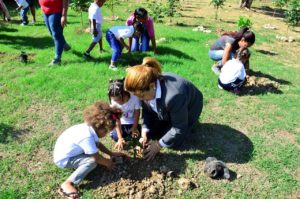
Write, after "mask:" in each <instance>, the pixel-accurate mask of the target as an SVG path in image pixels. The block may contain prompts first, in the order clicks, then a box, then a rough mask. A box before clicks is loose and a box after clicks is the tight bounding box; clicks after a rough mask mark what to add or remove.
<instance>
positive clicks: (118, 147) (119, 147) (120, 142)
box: [115, 138, 125, 151]
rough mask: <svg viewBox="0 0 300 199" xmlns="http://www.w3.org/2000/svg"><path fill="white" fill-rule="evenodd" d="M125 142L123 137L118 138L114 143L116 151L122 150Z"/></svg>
mask: <svg viewBox="0 0 300 199" xmlns="http://www.w3.org/2000/svg"><path fill="white" fill-rule="evenodd" d="M124 144H125V140H124V139H123V138H121V139H118V142H117V143H116V144H115V149H117V150H118V151H121V150H123V145H124Z"/></svg>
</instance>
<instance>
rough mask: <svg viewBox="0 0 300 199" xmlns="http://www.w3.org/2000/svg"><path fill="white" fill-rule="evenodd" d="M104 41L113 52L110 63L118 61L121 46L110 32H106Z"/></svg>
mask: <svg viewBox="0 0 300 199" xmlns="http://www.w3.org/2000/svg"><path fill="white" fill-rule="evenodd" d="M106 40H107V42H108V44H109V46H110V47H111V49H112V51H113V54H112V56H111V61H113V62H116V61H117V60H118V57H120V56H121V53H122V49H123V46H122V44H121V42H120V41H119V40H117V39H116V37H115V35H114V34H113V33H112V32H111V31H110V30H108V31H106Z"/></svg>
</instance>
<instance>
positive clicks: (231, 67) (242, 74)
mask: <svg viewBox="0 0 300 199" xmlns="http://www.w3.org/2000/svg"><path fill="white" fill-rule="evenodd" d="M245 78H246V71H245V67H244V64H243V63H242V62H241V61H239V60H237V59H231V60H229V61H227V62H226V63H225V65H224V66H223V67H222V69H221V74H220V76H219V79H220V81H221V82H222V83H223V84H229V83H232V82H234V81H235V80H236V79H240V80H244V79H245Z"/></svg>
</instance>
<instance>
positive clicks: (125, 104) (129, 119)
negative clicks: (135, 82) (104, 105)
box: [108, 79, 142, 150]
mask: <svg viewBox="0 0 300 199" xmlns="http://www.w3.org/2000/svg"><path fill="white" fill-rule="evenodd" d="M108 97H109V101H110V106H111V107H116V108H119V109H121V110H122V112H123V114H122V117H121V118H120V123H119V122H118V121H117V123H116V128H115V129H114V130H113V131H112V132H111V133H110V136H111V138H112V139H113V140H114V141H115V142H116V145H115V147H116V148H117V149H118V150H122V149H123V145H124V143H125V140H124V138H126V137H139V136H140V133H139V132H140V131H141V126H140V125H139V119H140V109H141V108H142V107H141V101H140V100H139V98H137V96H135V95H133V94H130V93H129V92H127V91H125V90H124V79H116V80H110V81H109V87H108Z"/></svg>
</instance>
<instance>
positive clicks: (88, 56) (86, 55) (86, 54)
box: [83, 52, 91, 58]
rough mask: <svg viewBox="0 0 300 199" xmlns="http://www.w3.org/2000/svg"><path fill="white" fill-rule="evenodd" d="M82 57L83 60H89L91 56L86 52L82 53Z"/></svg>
mask: <svg viewBox="0 0 300 199" xmlns="http://www.w3.org/2000/svg"><path fill="white" fill-rule="evenodd" d="M83 56H85V58H91V55H90V53H88V52H84V53H83Z"/></svg>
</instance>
